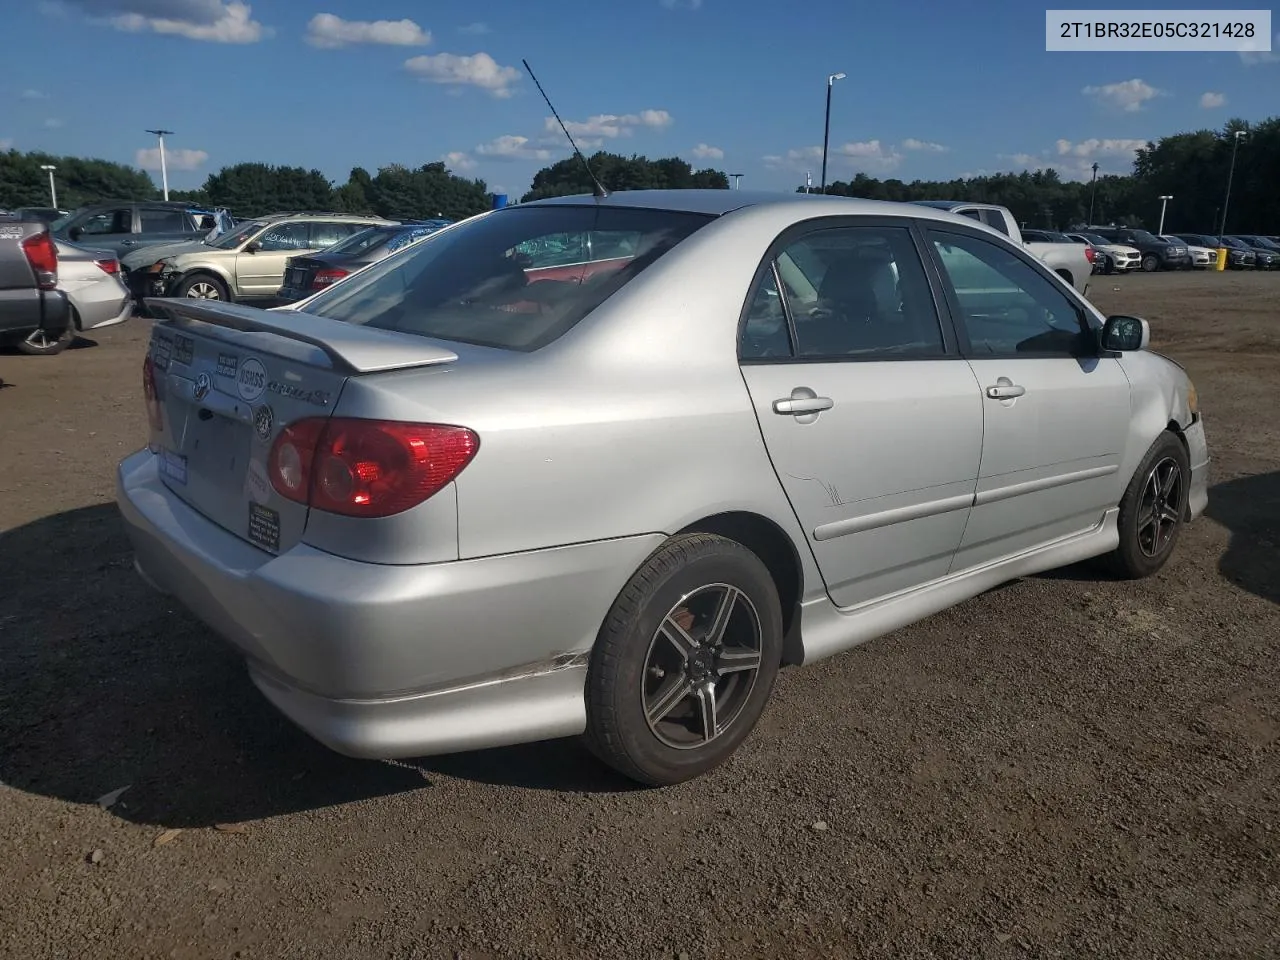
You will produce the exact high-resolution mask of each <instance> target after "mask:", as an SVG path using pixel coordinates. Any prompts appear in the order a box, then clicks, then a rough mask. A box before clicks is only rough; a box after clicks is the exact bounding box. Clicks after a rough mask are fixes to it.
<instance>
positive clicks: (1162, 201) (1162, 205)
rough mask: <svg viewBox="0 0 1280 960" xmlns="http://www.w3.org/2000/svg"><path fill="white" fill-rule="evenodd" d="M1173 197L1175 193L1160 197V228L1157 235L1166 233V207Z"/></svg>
mask: <svg viewBox="0 0 1280 960" xmlns="http://www.w3.org/2000/svg"><path fill="white" fill-rule="evenodd" d="M1172 199H1173V194H1169V196H1167V197H1166V196H1162V197H1160V198H1159V200H1160V228H1159V229H1158V230H1156V236H1157V237H1158V236H1160V235H1161V234H1163V233H1164V208H1165V207H1167V206H1168V205H1169V201H1170V200H1172Z"/></svg>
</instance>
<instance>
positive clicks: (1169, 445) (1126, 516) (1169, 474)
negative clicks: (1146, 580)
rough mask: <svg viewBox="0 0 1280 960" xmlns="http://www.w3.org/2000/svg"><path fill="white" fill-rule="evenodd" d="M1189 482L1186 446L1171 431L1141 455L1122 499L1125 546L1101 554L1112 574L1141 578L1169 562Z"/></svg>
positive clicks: (1121, 537) (1184, 507)
mask: <svg viewBox="0 0 1280 960" xmlns="http://www.w3.org/2000/svg"><path fill="white" fill-rule="evenodd" d="M1190 485H1191V468H1190V465H1189V462H1188V458H1187V451H1186V449H1185V448H1184V447H1183V446H1182V441H1180V440H1179V439H1178V438H1177V437H1176V436H1174V435H1173V434H1172V433H1170V432H1169V431H1167V430H1166V431H1165V432H1164V433H1162V434H1160V436H1159V437H1158V438H1157V439H1156V442H1155V443H1153V444H1152V445H1151V449H1150V450H1148V451H1147V455H1146V456H1145V457H1143V458H1142V464H1141V465H1140V466H1139V467H1138V469H1137V470H1136V471H1135V472H1134V474H1133V479H1131V480H1130V481H1129V486H1128V488H1127V489H1126V490H1125V492H1124V496H1123V497H1122V498H1121V499H1120V517H1119V520H1118V522H1117V526H1118V528H1119V532H1120V545H1119V546H1117V547H1116V549H1115V550H1114V551H1112V552H1111V553H1109V554H1107V555H1106V556H1104V557H1101V558H1100V560H1101V562H1102V565H1103V566H1104V567H1105V568H1106V569H1107V570H1108V571H1109V572H1110V573H1111V574H1112V575H1114V576H1116V577H1119V578H1120V579H1123V580H1139V579H1142V578H1143V577H1149V576H1151V575H1152V574H1153V573H1155V572H1156V571H1158V570H1159V569H1160V568H1161V567H1163V566H1164V565H1165V564H1166V563H1167V562H1168V561H1169V558H1170V557H1171V556H1173V550H1174V547H1176V546H1177V544H1178V536H1179V534H1180V533H1181V532H1182V523H1183V519H1184V517H1185V516H1186V509H1187V495H1188V493H1189V492H1190Z"/></svg>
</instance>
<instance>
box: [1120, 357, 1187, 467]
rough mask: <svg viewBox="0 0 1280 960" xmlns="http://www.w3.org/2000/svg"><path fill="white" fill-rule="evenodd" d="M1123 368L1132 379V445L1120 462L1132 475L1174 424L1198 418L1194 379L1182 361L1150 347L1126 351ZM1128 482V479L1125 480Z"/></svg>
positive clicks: (1183, 424)
mask: <svg viewBox="0 0 1280 960" xmlns="http://www.w3.org/2000/svg"><path fill="white" fill-rule="evenodd" d="M1120 366H1121V369H1123V370H1124V372H1125V376H1126V377H1128V378H1129V401H1130V424H1131V425H1132V426H1131V429H1130V431H1129V441H1128V447H1127V448H1126V450H1125V452H1124V457H1123V458H1122V460H1121V463H1120V472H1121V476H1123V477H1125V478H1129V477H1132V476H1133V473H1134V471H1136V470H1137V469H1138V465H1139V464H1140V463H1141V462H1142V458H1143V457H1144V456H1146V454H1147V451H1148V450H1149V449H1151V444H1153V443H1155V440H1156V438H1157V437H1158V436H1160V434H1161V433H1162V432H1164V431H1165V430H1167V429H1169V425H1170V424H1174V425H1176V426H1177V428H1178V429H1179V431H1185V430H1187V429H1189V428H1190V427H1191V425H1192V423H1193V421H1194V420H1195V417H1194V415H1193V414H1192V412H1191V406H1190V392H1191V379H1190V378H1189V377H1188V376H1187V374H1186V371H1184V370H1183V369H1182V368H1181V367H1180V366H1179V365H1178V364H1176V363H1175V362H1174V361H1172V360H1170V359H1168V358H1167V357H1163V356H1161V355H1160V354H1158V353H1154V352H1152V351H1149V350H1140V351H1135V352H1133V353H1126V354H1123V355H1122V356H1121V358H1120ZM1125 482H1126V483H1128V480H1127V479H1126V481H1125Z"/></svg>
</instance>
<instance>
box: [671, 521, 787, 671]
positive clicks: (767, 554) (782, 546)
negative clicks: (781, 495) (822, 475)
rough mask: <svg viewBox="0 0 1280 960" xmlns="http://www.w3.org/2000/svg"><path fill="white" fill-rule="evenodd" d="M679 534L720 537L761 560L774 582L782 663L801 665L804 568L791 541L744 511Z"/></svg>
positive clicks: (771, 523)
mask: <svg viewBox="0 0 1280 960" xmlns="http://www.w3.org/2000/svg"><path fill="white" fill-rule="evenodd" d="M678 533H680V534H688V533H709V534H713V535H715V536H721V537H724V538H725V539H727V540H733V541H735V542H737V543H740V544H742V546H744V547H746V548H747V549H748V550H750V551H751V552H752V553H754V554H755V555H756V556H757V557H759V558H760V561H761V562H762V563H763V564H764V565H765V567H766V569H768V571H769V575H770V576H771V577H772V578H773V582H774V586H775V587H776V588H777V590H778V600H779V602H780V605H781V607H782V632H783V641H782V662H783V663H784V664H796V663H801V662H803V660H804V647H803V644H802V642H801V639H800V620H801V618H800V600H801V598H802V597H803V596H804V566H803V564H802V563H801V560H800V552H799V550H797V548H796V545H795V543H794V542H793V541H792V539H791V537H790V536H788V534H787V533H786V532H785V531H784V530H783V529H782V528H781V527H780V526H778V524H777V523H775V522H774V521H772V520H770V519H769V518H767V517H764V516H761V515H760V514H758V513H752V512H749V511H745V510H731V511H727V512H724V513H717V514H712V515H711V516H707V517H703V518H702V519H700V520H696V521H694V522H693V523H690V524H688V525H687V526H685V527H684V528H682V529H681V530H680V531H678Z"/></svg>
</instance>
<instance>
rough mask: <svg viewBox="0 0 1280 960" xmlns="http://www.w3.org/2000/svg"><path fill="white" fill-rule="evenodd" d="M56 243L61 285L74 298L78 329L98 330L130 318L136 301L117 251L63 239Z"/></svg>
mask: <svg viewBox="0 0 1280 960" xmlns="http://www.w3.org/2000/svg"><path fill="white" fill-rule="evenodd" d="M54 244H55V246H57V248H58V289H59V290H62V291H65V292H66V294H67V298H68V299H69V300H70V301H71V309H72V312H73V313H72V321H73V323H74V326H75V329H76V330H78V331H81V332H83V331H86V330H98V329H101V328H103V327H112V326H115V325H116V324H117V323H124V321H126V320H128V319H129V316H130V314H131V313H132V312H133V302H132V299H131V298H130V295H129V288H128V287H126V286H125V285H124V281H123V279H122V277H121V274H120V261H119V260H118V259H117V258H116V255H115V254H114V253H112V252H111V251H110V250H91V249H89V248H88V247H81V246H78V245H76V244H72V243H66V242H64V241H62V240H55V241H54Z"/></svg>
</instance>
